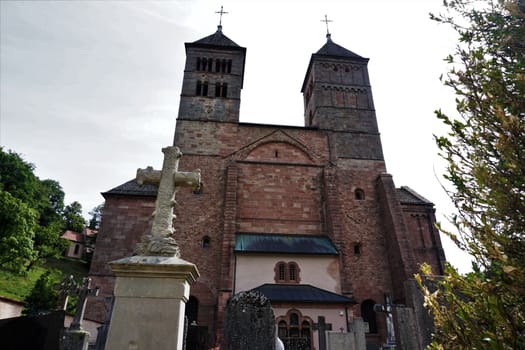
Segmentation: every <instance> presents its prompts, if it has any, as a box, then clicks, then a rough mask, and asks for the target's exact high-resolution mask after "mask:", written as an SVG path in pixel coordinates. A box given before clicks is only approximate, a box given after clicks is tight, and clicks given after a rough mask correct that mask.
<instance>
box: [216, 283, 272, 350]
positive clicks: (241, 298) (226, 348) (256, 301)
mask: <svg viewBox="0 0 525 350" xmlns="http://www.w3.org/2000/svg"><path fill="white" fill-rule="evenodd" d="M223 336H224V339H223V342H222V346H221V350H241V349H246V350H248V349H249V350H274V349H275V343H276V340H275V337H276V336H275V316H274V314H273V310H272V306H271V304H270V301H269V300H268V299H267V298H266V297H265V296H264V295H263V294H261V293H259V292H254V291H248V292H240V293H238V294H236V295H234V296H233V297H231V298H230V299H229V300H228V303H227V304H226V310H225V316H224V327H223Z"/></svg>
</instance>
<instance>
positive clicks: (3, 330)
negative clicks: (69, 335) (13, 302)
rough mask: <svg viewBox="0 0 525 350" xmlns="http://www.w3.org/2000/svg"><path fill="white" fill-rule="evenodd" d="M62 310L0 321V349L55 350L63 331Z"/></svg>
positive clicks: (63, 316)
mask: <svg viewBox="0 0 525 350" xmlns="http://www.w3.org/2000/svg"><path fill="white" fill-rule="evenodd" d="M65 315H66V313H65V312H64V311H63V310H60V311H53V312H50V313H48V314H45V315H38V316H21V317H13V318H6V319H2V320H0V348H1V349H3V350H20V349H31V350H56V349H58V348H59V342H60V338H61V335H62V331H63V329H64V318H65Z"/></svg>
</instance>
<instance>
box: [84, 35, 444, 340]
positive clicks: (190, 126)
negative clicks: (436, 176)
mask: <svg viewBox="0 0 525 350" xmlns="http://www.w3.org/2000/svg"><path fill="white" fill-rule="evenodd" d="M320 44H321V45H322V46H321V48H320V49H319V50H318V51H317V52H315V53H313V54H312V56H311V59H310V63H309V65H308V66H307V67H305V72H306V74H305V77H304V81H303V82H300V81H299V82H297V84H298V85H299V84H301V83H302V89H301V92H302V94H303V98H304V127H296V126H280V125H265V124H253V123H241V122H239V107H240V102H241V91H242V88H243V79H244V69H245V64H246V49H245V48H244V47H241V46H239V45H237V44H236V43H235V42H234V41H232V40H231V39H229V38H228V37H227V36H226V35H225V34H224V33H223V31H222V26H220V25H219V26H218V29H217V31H216V32H215V33H213V34H211V35H209V36H207V37H205V38H202V39H200V40H197V41H194V42H190V43H186V44H185V48H186V63H185V67H184V80H183V84H182V91H181V97H180V107H179V113H178V117H177V122H176V128H175V136H174V145H176V146H178V147H179V148H180V150H181V151H182V153H183V156H182V158H181V160H180V165H179V170H182V171H193V170H195V169H200V171H201V178H202V186H201V188H200V189H199V190H195V191H192V190H191V189H189V188H183V189H180V190H179V191H178V192H177V195H176V200H177V202H178V203H179V204H177V205H175V214H176V219H175V221H174V227H175V229H176V232H175V234H174V238H175V240H176V241H177V243H178V244H179V247H180V250H181V258H183V259H184V260H186V261H189V262H192V263H194V264H195V265H196V266H197V268H198V270H199V272H200V277H199V279H198V280H197V282H196V283H194V284H193V285H192V286H191V291H190V294H191V296H190V298H189V300H188V303H187V305H186V315H187V316H188V321H189V326H188V344H187V349H188V350H194V349H211V348H213V347H214V346H217V345H218V344H219V342H220V337H221V329H222V328H221V327H222V323H223V318H224V309H225V305H226V302H227V301H228V299H229V298H230V297H232V296H233V295H234V294H236V293H238V292H241V291H249V290H257V291H259V292H261V293H262V294H264V295H265V296H266V297H267V298H269V299H270V301H271V304H272V307H273V310H274V314H275V317H276V321H275V322H276V327H277V330H278V335H279V337H280V338H281V339H282V340H283V341H284V342H285V344H288V348H290V349H310V350H314V349H325V348H326V345H324V344H319V341H320V339H321V337H319V330H320V329H330V328H331V330H332V331H338V332H346V331H348V327H349V326H348V325H349V323H350V322H351V320H352V319H353V318H357V317H361V318H363V319H364V321H366V322H368V332H367V333H366V342H367V347H368V348H369V349H379V348H380V347H381V346H383V345H384V344H386V343H387V341H388V339H387V338H388V337H389V336H390V335H391V334H390V333H391V332H390V331H389V330H388V329H387V328H389V327H387V321H386V317H385V313H381V312H379V309H380V307H377V306H376V307H374V306H375V305H376V304H384V303H385V298H387V299H388V300H390V301H391V302H392V304H396V305H405V304H409V300H408V299H407V288H406V282H407V281H409V280H410V279H411V278H412V277H413V274H414V273H417V272H418V269H419V266H420V264H421V263H424V262H426V263H428V264H430V265H431V266H432V269H433V271H435V272H437V273H442V271H443V264H444V261H445V257H444V253H443V249H442V246H441V242H440V238H439V233H438V231H437V230H436V228H435V215H434V213H435V209H434V205H433V203H432V202H430V201H428V200H427V199H425V198H424V197H423V196H421V195H420V194H418V193H417V192H415V191H414V190H412V189H411V188H409V187H406V186H403V187H399V188H396V187H395V185H394V181H393V178H392V175H390V174H388V173H387V172H386V166H385V160H384V157H383V151H382V146H381V138H380V133H379V130H378V125H377V120H376V115H375V109H374V102H373V98H372V90H371V86H370V81H369V75H368V68H367V64H368V59H367V58H364V57H361V56H360V55H358V54H356V53H354V52H352V51H350V50H348V49H346V48H344V47H342V46H340V45H338V44H336V43H335V42H334V41H333V40H332V39H331V36H330V34H327V38H326V43H324V44H322V43H320ZM261 103H268V101H267V100H265V101H261ZM285 117H286V116H283V118H285ZM159 152H160V150H159ZM139 166H143V164H137V167H139ZM420 190H422V191H424V190H425V189H420ZM103 196H104V198H105V207H104V212H103V216H102V223H101V227H100V232H99V235H98V239H97V243H96V249H95V254H94V257H93V261H92V265H91V271H90V277H91V278H92V279H93V282H92V285H96V286H99V287H100V288H101V290H100V296H99V298H98V299H96V298H93V299H94V300H95V301H93V302H90V304H88V309H87V310H88V311H87V313H88V317H91V318H93V319H98V320H99V321H105V320H106V319H107V317H108V315H109V312H110V308H111V306H110V304H109V303H107V302H104V296H105V297H108V296H111V295H112V293H113V284H114V275H113V274H112V272H111V269H110V267H109V265H108V262H109V261H113V260H117V259H120V258H123V257H126V256H130V255H132V254H133V251H134V249H135V246H136V244H137V243H138V242H139V241H140V239H141V237H142V236H143V235H144V234H147V233H148V232H149V230H150V228H151V223H152V218H151V215H152V212H153V210H154V208H155V196H156V187H155V186H153V185H142V186H139V185H138V184H137V183H136V181H135V180H130V181H129V182H126V183H124V184H122V185H120V186H117V187H115V188H113V189H111V190H109V191H107V192H105V193H103ZM396 327H400V325H396ZM396 329H397V328H396ZM398 348H401V347H398Z"/></svg>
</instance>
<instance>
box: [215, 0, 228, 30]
mask: <svg viewBox="0 0 525 350" xmlns="http://www.w3.org/2000/svg"><path fill="white" fill-rule="evenodd" d="M222 8H223V7H222V5H221V10H220V11H215V13H218V14H220V17H219V26H221V27H222V15H225V14H228V12H226V11H223V9H222Z"/></svg>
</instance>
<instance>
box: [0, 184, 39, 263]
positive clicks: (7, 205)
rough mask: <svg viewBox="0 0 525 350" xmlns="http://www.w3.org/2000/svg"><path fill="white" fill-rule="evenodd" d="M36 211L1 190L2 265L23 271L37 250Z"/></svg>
mask: <svg viewBox="0 0 525 350" xmlns="http://www.w3.org/2000/svg"><path fill="white" fill-rule="evenodd" d="M36 216H37V214H36V212H35V210H34V209H32V208H30V207H29V206H28V205H27V204H25V203H24V202H22V201H21V200H20V199H17V198H14V197H13V196H12V195H11V194H10V193H9V192H6V191H0V265H1V266H4V267H7V268H9V269H11V270H13V271H15V272H22V271H23V270H24V268H25V266H26V265H27V264H28V263H29V262H31V261H32V260H33V259H34V258H35V256H36V255H37V252H36V251H35V248H34V243H33V239H34V237H35V229H36V228H37V224H36Z"/></svg>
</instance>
